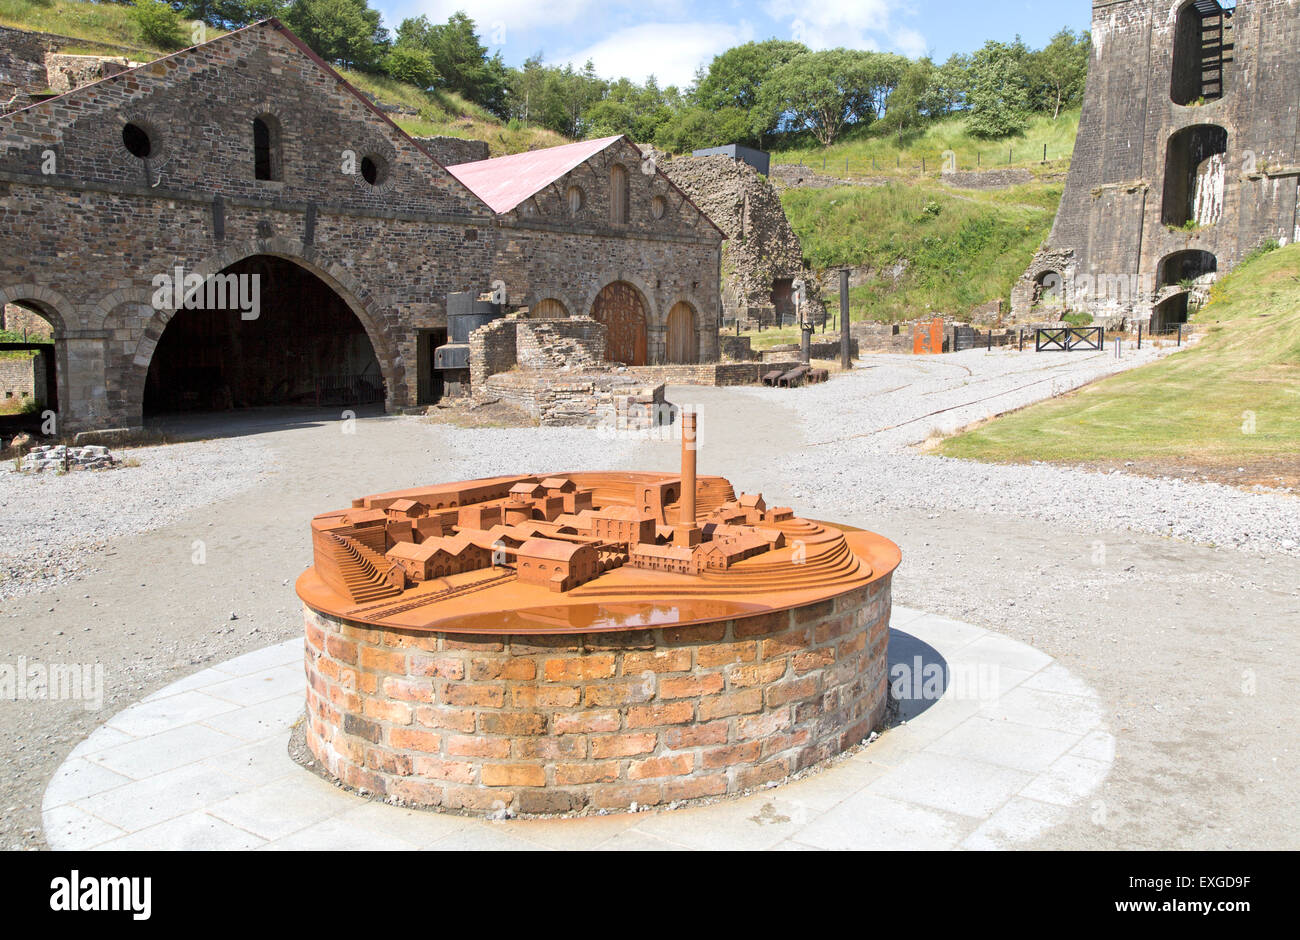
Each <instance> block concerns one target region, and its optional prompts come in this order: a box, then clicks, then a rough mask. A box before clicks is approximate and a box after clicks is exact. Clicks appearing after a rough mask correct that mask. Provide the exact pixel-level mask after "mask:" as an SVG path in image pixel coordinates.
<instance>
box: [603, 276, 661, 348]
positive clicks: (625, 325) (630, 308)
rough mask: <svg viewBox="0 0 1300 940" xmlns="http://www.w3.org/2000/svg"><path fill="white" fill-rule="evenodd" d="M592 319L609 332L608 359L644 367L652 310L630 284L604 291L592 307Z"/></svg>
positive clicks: (615, 284)
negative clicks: (650, 312)
mask: <svg viewBox="0 0 1300 940" xmlns="http://www.w3.org/2000/svg"><path fill="white" fill-rule="evenodd" d="M591 316H592V319H594V320H596V321H597V322H599V323H602V324H604V326H605V329H606V330H607V331H608V334H609V335H608V339H607V341H606V347H605V358H606V359H607V360H608V361H610V362H621V363H624V364H625V365H629V366H643V365H645V364H646V363H647V362H648V361H649V360H648V358H647V347H648V325H649V308H648V305H647V303H646V300H645V297H644V296H643V295H642V294H641V291H639V290H638V289H637V288H636V287H634V286H633V285H631V284H629V283H628V282H627V281H613V282H611V283H609V284H606V285H605V286H604V287H603V288H601V290H600V293H598V294H597V295H596V299H595V301H594V302H593V303H592V305H591Z"/></svg>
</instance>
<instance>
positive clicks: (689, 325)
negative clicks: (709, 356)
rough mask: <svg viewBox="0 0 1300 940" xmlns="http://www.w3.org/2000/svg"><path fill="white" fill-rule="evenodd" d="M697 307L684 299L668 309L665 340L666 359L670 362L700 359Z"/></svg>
mask: <svg viewBox="0 0 1300 940" xmlns="http://www.w3.org/2000/svg"><path fill="white" fill-rule="evenodd" d="M697 321H698V318H697V317H696V314H695V308H694V307H692V306H691V305H690V304H689V303H687V302H686V301H684V300H679V301H678V302H677V303H675V304H673V306H672V309H671V310H669V311H668V324H667V330H666V335H665V337H664V341H665V349H666V352H665V359H666V361H667V362H670V363H696V362H699V361H700V339H699V333H698V323H697Z"/></svg>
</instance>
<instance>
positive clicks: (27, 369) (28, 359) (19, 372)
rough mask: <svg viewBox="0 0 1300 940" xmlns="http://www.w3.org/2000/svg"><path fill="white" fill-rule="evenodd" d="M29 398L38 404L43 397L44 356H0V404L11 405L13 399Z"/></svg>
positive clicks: (41, 401)
mask: <svg viewBox="0 0 1300 940" xmlns="http://www.w3.org/2000/svg"><path fill="white" fill-rule="evenodd" d="M27 398H30V399H32V400H34V401H36V402H37V403H38V404H41V403H43V402H44V399H45V357H44V356H26V355H23V356H8V357H4V358H0V406H3V405H12V404H13V403H14V400H15V399H18V400H22V399H27Z"/></svg>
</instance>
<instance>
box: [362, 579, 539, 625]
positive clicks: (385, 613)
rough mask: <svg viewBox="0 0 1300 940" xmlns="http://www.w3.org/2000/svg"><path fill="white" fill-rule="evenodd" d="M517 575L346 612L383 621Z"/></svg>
mask: <svg viewBox="0 0 1300 940" xmlns="http://www.w3.org/2000/svg"><path fill="white" fill-rule="evenodd" d="M516 577H517V575H516V574H515V573H514V572H513V571H511V572H508V573H506V574H503V575H498V576H497V577H495V578H486V579H484V580H482V581H475V582H474V583H473V584H466V585H463V586H462V587H453V588H447V589H446V590H443V591H438V592H436V593H433V594H426V595H425V596H423V597H417V598H416V599H415V600H412V601H407V602H406V603H404V604H394V605H391V606H384V605H375V606H373V607H354V608H352V609H351V610H349V611H348V612H347V616H349V617H351V616H359V617H365V618H367V619H383V618H386V617H392V616H394V615H396V614H404V613H408V612H409V611H412V610H418V609H419V608H421V607H428V606H429V605H430V604H436V603H437V602H438V601H445V600H447V599H449V598H452V597H461V596H463V595H465V594H473V593H475V592H477V591H484V590H487V589H488V588H490V587H495V586H496V585H498V584H504V583H505V582H507V581H513V580H515V579H516Z"/></svg>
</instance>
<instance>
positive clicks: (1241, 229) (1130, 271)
mask: <svg viewBox="0 0 1300 940" xmlns="http://www.w3.org/2000/svg"><path fill="white" fill-rule="evenodd" d="M1184 6H1185V5H1183V4H1171V3H1169V2H1167V0H1118V2H1114V0H1107V2H1101V0H1098V2H1095V3H1094V5H1093V24H1092V37H1093V52H1092V61H1091V63H1090V67H1089V71H1088V84H1087V89H1086V91H1085V95H1084V105H1083V114H1082V117H1081V120H1080V124H1079V134H1078V139H1077V141H1076V144H1075V150H1074V157H1073V160H1072V162H1071V166H1070V173H1069V177H1068V179H1067V182H1066V188H1065V193H1064V195H1063V197H1062V200H1061V206H1060V210H1059V212H1058V214H1057V217H1056V223H1055V225H1054V227H1053V229H1052V234H1051V237H1050V238H1049V240H1048V243H1047V246H1046V248H1045V250H1044V251H1043V252H1042V253H1041V254H1040V255H1039V256H1038V257H1036V258H1035V259H1034V262H1033V264H1032V265H1031V267H1030V268H1029V270H1028V271H1026V272H1025V275H1024V277H1023V278H1022V280H1021V281H1020V282H1019V283H1018V284H1017V286H1016V290H1015V292H1014V294H1013V303H1012V312H1013V314H1014V315H1015V316H1016V317H1017V318H1019V319H1029V318H1032V317H1033V316H1034V313H1033V312H1032V311H1031V310H1030V307H1031V306H1032V304H1033V300H1034V295H1035V283H1036V281H1037V280H1038V279H1039V278H1040V277H1042V276H1044V275H1047V274H1056V275H1059V276H1060V277H1061V278H1062V282H1063V293H1064V299H1065V302H1066V304H1067V305H1068V306H1069V307H1070V308H1072V309H1077V310H1084V311H1087V312H1089V313H1091V314H1093V315H1094V316H1124V317H1128V318H1131V319H1134V320H1138V321H1146V320H1147V319H1149V317H1150V315H1151V311H1152V307H1153V305H1154V304H1155V302H1156V298H1157V294H1158V286H1157V283H1156V281H1157V275H1158V272H1159V270H1160V267H1161V263H1162V262H1163V261H1165V260H1166V259H1167V258H1168V257H1169V256H1170V255H1172V254H1175V253H1177V252H1181V251H1186V250H1198V251H1206V252H1209V253H1211V254H1213V255H1214V256H1215V258H1216V259H1217V267H1218V273H1219V274H1223V273H1224V272H1226V271H1229V270H1231V269H1232V267H1233V266H1235V265H1236V264H1237V263H1238V262H1239V261H1240V260H1241V258H1242V257H1244V256H1245V255H1246V254H1248V253H1249V252H1250V251H1251V250H1253V249H1254V248H1255V247H1257V246H1258V245H1260V244H1261V243H1263V242H1265V241H1268V240H1270V239H1277V240H1279V241H1281V242H1283V243H1287V242H1291V241H1294V240H1296V238H1297V237H1298V236H1300V227H1298V224H1297V223H1300V218H1297V206H1298V204H1300V199H1298V196H1300V152H1298V151H1297V146H1298V143H1297V137H1296V127H1297V117H1296V115H1297V113H1300V70H1297V69H1296V67H1295V62H1296V56H1297V52H1298V51H1300V17H1297V16H1296V5H1295V2H1294V0H1241V2H1240V3H1238V4H1237V5H1236V9H1235V12H1234V14H1233V16H1232V18H1231V22H1232V28H1231V36H1230V41H1231V44H1232V51H1231V54H1232V62H1231V63H1229V64H1228V65H1227V67H1226V69H1225V70H1224V94H1223V96H1222V97H1220V98H1218V99H1213V98H1211V99H1209V100H1204V101H1196V102H1193V103H1192V104H1190V105H1180V104H1176V103H1175V102H1174V100H1173V97H1172V96H1171V89H1172V87H1173V82H1172V77H1173V73H1174V69H1175V64H1174V50H1175V32H1176V24H1177V15H1178V13H1179V12H1180V11H1181V10H1182V9H1183V8H1184ZM1197 71H1199V64H1197ZM1200 125H1213V126H1215V127H1218V128H1222V129H1223V130H1224V131H1226V133H1227V153H1226V155H1225V157H1224V158H1223V159H1222V162H1223V164H1224V167H1223V178H1222V183H1221V186H1222V189H1221V199H1222V207H1221V209H1220V208H1218V198H1219V192H1218V191H1217V187H1218V186H1219V181H1218V177H1217V170H1216V177H1215V185H1216V193H1215V200H1214V203H1215V209H1214V211H1215V213H1216V214H1217V216H1218V221H1217V222H1216V223H1215V224H1212V225H1202V226H1200V227H1198V228H1174V227H1167V226H1166V225H1165V222H1164V220H1165V212H1164V209H1165V206H1164V202H1165V199H1166V193H1167V192H1169V193H1170V195H1171V198H1175V197H1178V196H1179V193H1180V185H1178V184H1175V185H1172V186H1170V187H1169V188H1168V189H1167V186H1166V184H1167V182H1168V180H1167V179H1166V167H1167V165H1169V166H1173V167H1175V168H1180V167H1181V168H1183V169H1184V170H1185V169H1187V168H1186V166H1185V164H1186V162H1187V160H1188V159H1195V158H1194V157H1189V156H1188V155H1187V154H1186V153H1184V152H1183V148H1182V145H1181V144H1180V143H1179V138H1178V135H1179V133H1180V132H1182V131H1185V130H1187V129H1188V128H1192V127H1196V126H1200ZM1191 170H1193V171H1196V175H1197V176H1198V177H1203V176H1204V174H1203V173H1202V172H1201V168H1200V167H1198V165H1197V164H1196V163H1193V164H1192V166H1191Z"/></svg>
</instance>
